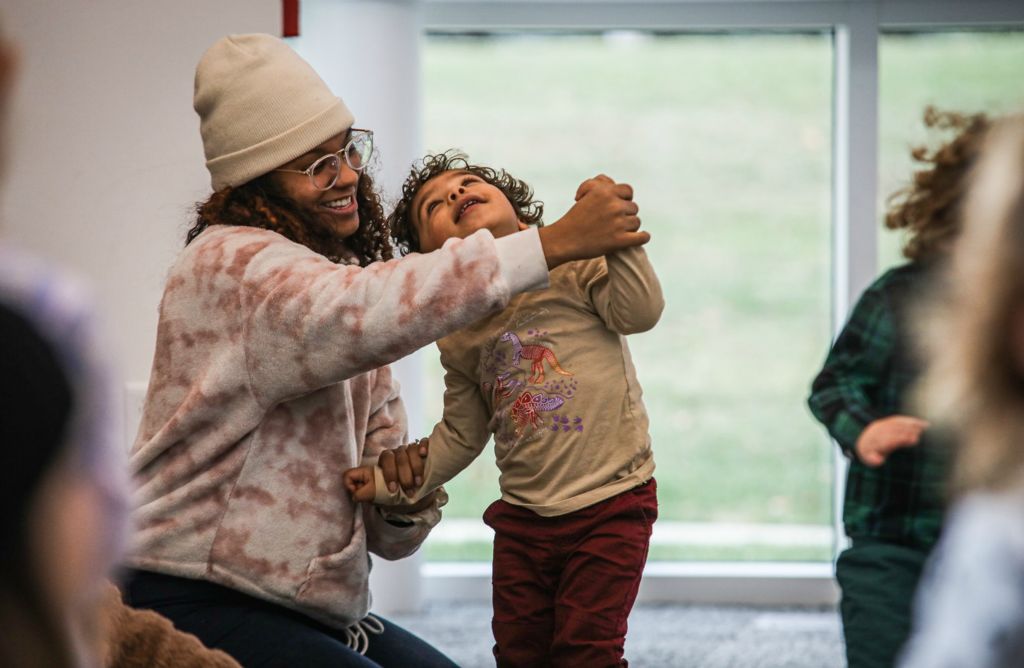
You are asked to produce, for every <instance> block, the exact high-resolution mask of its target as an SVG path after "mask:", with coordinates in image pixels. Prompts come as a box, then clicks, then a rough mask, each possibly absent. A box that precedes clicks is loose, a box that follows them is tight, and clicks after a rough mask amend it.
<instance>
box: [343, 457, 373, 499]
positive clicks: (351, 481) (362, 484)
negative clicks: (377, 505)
mask: <svg viewBox="0 0 1024 668" xmlns="http://www.w3.org/2000/svg"><path fill="white" fill-rule="evenodd" d="M341 475H342V478H343V479H344V480H345V489H347V490H348V493H349V494H351V495H352V500H353V501H365V502H367V503H370V502H371V501H373V498H374V496H375V495H376V492H377V486H376V485H375V484H374V482H373V467H372V466H357V467H356V468H354V469H349V470H347V471H345V472H344V473H342V474H341Z"/></svg>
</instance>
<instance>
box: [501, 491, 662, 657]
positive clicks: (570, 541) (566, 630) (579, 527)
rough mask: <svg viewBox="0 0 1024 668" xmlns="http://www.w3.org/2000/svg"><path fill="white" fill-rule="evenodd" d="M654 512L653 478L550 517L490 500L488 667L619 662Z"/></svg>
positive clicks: (654, 515)
mask: <svg viewBox="0 0 1024 668" xmlns="http://www.w3.org/2000/svg"><path fill="white" fill-rule="evenodd" d="M657 517H658V497H657V483H655V481H654V480H653V479H651V480H650V481H648V482H647V483H645V484H643V485H641V486H639V487H636V488H634V489H631V490H629V491H628V492H623V493H622V494H619V495H618V496H613V497H612V498H610V499H607V500H605V501H602V502H600V503H597V504H595V505H593V506H589V507H587V508H583V509H582V510H578V511H576V512H574V513H570V514H568V515H562V516H560V517H541V516H539V515H537V514H536V513H534V512H533V511H530V510H527V509H525V508H520V507H518V506H514V505H512V504H510V503H506V502H505V501H495V502H494V503H492V504H491V506H490V507H489V508H488V509H487V512H485V513H484V522H486V523H487V524H488V525H489V526H490V527H492V528H493V529H494V576H493V587H494V619H493V621H492V623H491V625H492V628H493V630H494V640H495V645H494V656H495V658H496V659H497V664H498V666H499V667H500V668H512V667H515V668H544V667H552V668H553V667H554V666H566V667H570V666H571V667H578V666H584V667H585V668H604V667H606V666H626V665H628V663H627V662H626V660H625V659H624V658H623V656H622V654H623V645H624V644H625V640H626V619H627V618H628V617H629V611H630V610H631V609H632V607H633V602H634V601H635V600H636V593H637V589H638V588H639V587H640V576H641V574H642V573H643V570H644V563H645V562H646V561H647V547H648V545H649V544H650V539H651V527H652V525H653V524H654V520H655V519H657Z"/></svg>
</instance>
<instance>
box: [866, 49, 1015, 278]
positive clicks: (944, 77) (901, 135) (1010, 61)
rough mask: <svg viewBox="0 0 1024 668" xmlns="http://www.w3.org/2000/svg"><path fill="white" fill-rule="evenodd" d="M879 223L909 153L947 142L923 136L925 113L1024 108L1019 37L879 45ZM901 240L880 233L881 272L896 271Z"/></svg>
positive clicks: (903, 177) (907, 171) (906, 177)
mask: <svg viewBox="0 0 1024 668" xmlns="http://www.w3.org/2000/svg"><path fill="white" fill-rule="evenodd" d="M878 61H879V107H880V109H879V161H880V165H879V220H880V221H881V220H883V216H884V211H885V201H886V199H887V198H888V197H889V196H890V195H891V194H892V193H893V192H895V191H897V190H899V189H900V188H903V187H905V186H906V185H907V184H908V183H909V182H910V179H911V176H912V171H913V170H914V169H915V165H914V164H913V161H912V160H911V158H910V150H911V147H914V146H921V145H926V146H934V145H935V144H936V142H940V141H945V140H946V139H947V138H949V137H950V134H949V133H948V132H934V133H931V134H930V133H929V132H928V130H927V129H926V128H925V126H924V123H923V121H922V118H923V116H924V109H925V107H926V106H928V105H934V106H935V107H936V108H938V109H940V110H947V111H959V112H963V113H976V112H979V111H985V112H987V113H1001V112H1006V111H1010V110H1016V109H1020V108H1021V106H1022V105H1024V87H1022V86H1021V63H1024V32H947V33H909V34H908V33H894V34H885V35H883V36H882V38H881V42H880V44H879V55H878ZM901 245H902V234H900V233H894V232H890V231H888V230H885V229H884V227H883V228H881V231H880V232H879V241H878V250H879V262H878V264H879V267H880V268H885V267H890V266H892V265H895V264H899V263H902V262H903V261H904V260H903V259H902V256H901V255H900V246H901Z"/></svg>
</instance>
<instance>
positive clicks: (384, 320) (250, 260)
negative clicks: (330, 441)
mask: <svg viewBox="0 0 1024 668" xmlns="http://www.w3.org/2000/svg"><path fill="white" fill-rule="evenodd" d="M269 234H271V233H268V232H263V231H261V230H253V231H252V232H246V233H244V234H243V235H241V236H242V237H243V239H242V240H243V241H245V240H248V243H239V241H238V240H237V236H238V233H236V234H235V235H234V236H233V237H232V239H234V242H233V243H232V244H231V245H230V247H229V244H228V243H224V244H223V245H224V246H225V248H224V249H223V251H222V254H223V255H224V256H225V257H224V259H223V262H226V263H227V264H228V269H227V270H226V271H227V272H229V273H230V271H231V270H232V269H231V267H235V266H238V267H239V269H238V271H239V272H240V273H241V276H240V280H239V281H238V284H237V294H235V295H231V294H228V295H227V297H229V298H231V297H234V298H236V299H237V303H238V307H239V310H240V318H239V319H240V321H241V339H242V344H243V346H244V355H245V363H246V365H247V369H248V376H249V382H250V386H251V388H252V390H253V394H254V395H255V396H256V398H257V400H258V401H259V402H260V403H261V404H262V405H268V406H269V405H273V404H275V403H277V402H279V401H281V400H282V399H286V398H288V397H290V396H295V395H299V394H303V393H305V392H309V391H311V390H314V389H317V388H319V387H323V386H326V385H329V384H332V383H336V382H339V381H342V380H345V379H347V378H350V377H353V376H355V375H357V374H359V373H363V372H366V371H369V370H371V369H375V368H377V367H381V366H384V365H386V364H388V363H390V362H392V361H394V360H397V359H399V358H401V357H403V356H405V355H407V354H409V353H411V352H413V351H414V350H416V349H417V348H420V347H422V346H423V345H426V344H427V343H430V342H432V341H435V340H437V339H438V338H441V337H442V336H445V335H447V334H449V333H451V332H452V331H454V330H456V329H458V328H460V327H463V326H465V325H467V324H469V323H470V322H472V321H474V320H477V319H479V318H480V317H482V316H484V315H486V314H487V313H489V312H490V311H492V310H495V309H498V308H501V307H503V306H504V305H505V304H506V303H507V302H508V300H509V298H510V296H511V295H512V294H515V293H517V292H521V291H523V290H526V289H531V288H535V287H540V286H542V285H544V284H545V283H546V280H547V268H546V266H545V263H544V259H543V254H542V252H541V249H540V244H539V239H538V237H537V234H536V232H535V231H533V232H531V231H527V232H522V233H519V234H515V235H511V236H509V237H506V238H502V239H499V240H497V241H496V240H495V239H494V238H493V237H492V236H491V235H490V234H489V233H488V232H487V231H481V232H477V233H476V234H474V235H472V236H471V237H469V238H467V239H453V240H450V241H449V242H448V243H446V244H445V246H444V248H442V249H440V250H438V251H436V252H434V253H430V254H427V255H418V254H413V255H410V256H407V257H405V258H402V259H400V260H392V261H389V262H379V263H376V264H373V265H370V266H368V267H366V268H360V267H356V266H345V265H336V264H334V263H331V262H330V261H328V260H326V259H324V258H323V257H321V256H319V255H317V254H315V253H312V252H311V251H308V250H306V249H305V248H303V247H301V246H298V245H296V244H290V243H281V242H280V241H279V240H278V241H276V242H274V243H270V242H269V240H268V237H267V236H266V235H269ZM213 241H214V242H216V241H217V239H214V240H213ZM204 250H209V251H210V252H214V251H216V250H217V248H215V247H214V246H213V244H210V243H208V244H207V249H204Z"/></svg>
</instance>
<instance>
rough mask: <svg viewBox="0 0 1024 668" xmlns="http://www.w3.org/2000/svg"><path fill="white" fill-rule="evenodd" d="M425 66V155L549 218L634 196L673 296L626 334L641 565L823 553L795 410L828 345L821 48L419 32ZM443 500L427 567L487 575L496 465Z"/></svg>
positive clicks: (807, 448)
mask: <svg viewBox="0 0 1024 668" xmlns="http://www.w3.org/2000/svg"><path fill="white" fill-rule="evenodd" d="M423 58H424V73H425V74H424V90H425V91H426V92H425V99H424V101H425V107H424V112H425V138H426V146H427V148H428V149H429V150H432V151H439V150H445V149H448V148H453V147H458V148H462V149H464V150H465V151H467V152H468V153H469V155H470V157H471V158H472V159H473V160H474V161H477V162H481V163H485V164H490V165H495V166H500V167H505V168H507V169H508V170H510V171H511V172H512V173H513V174H515V175H517V176H519V177H520V178H523V179H525V180H527V181H528V182H530V183H531V184H532V185H533V186H534V188H535V190H536V193H537V195H538V196H539V197H540V198H541V199H543V200H544V202H545V205H546V207H545V211H546V218H547V220H549V221H553V220H556V219H557V218H558V217H559V216H560V215H561V214H562V213H563V212H564V211H565V210H566V209H567V208H568V207H569V206H570V204H571V203H572V195H573V193H574V192H575V189H576V187H577V185H578V184H579V182H580V181H581V180H582V179H584V178H586V177H588V176H592V175H594V174H596V173H599V172H605V173H607V174H609V175H611V176H613V177H614V178H616V179H620V180H625V181H629V182H630V183H632V184H633V185H634V187H635V189H636V198H637V201H638V203H639V204H640V207H641V217H642V219H643V224H644V227H645V228H646V229H647V230H649V231H650V232H651V233H652V235H653V241H652V242H651V243H650V245H649V246H648V251H649V254H650V256H651V258H652V261H653V262H654V265H655V267H656V269H657V271H658V273H659V275H660V278H661V280H662V283H663V285H664V289H665V294H666V299H667V302H668V306H667V309H666V312H665V314H664V316H663V318H662V321H661V323H660V324H659V325H658V327H657V328H656V329H655V330H653V331H652V332H650V333H647V334H643V335H639V336H634V337H630V340H629V344H630V347H631V349H632V351H633V355H634V358H635V361H636V366H637V369H638V373H639V376H640V381H641V383H642V384H643V387H644V392H645V394H644V399H645V402H646V404H647V408H648V411H649V413H650V415H651V435H652V437H653V442H654V448H655V457H656V460H657V462H658V470H657V473H656V476H657V478H658V484H659V497H660V502H661V510H660V518H659V521H658V524H657V525H656V530H655V540H654V544H653V547H652V558H653V559H672V560H692V559H696V560H700V559H711V560H746V559H754V560H775V559H781V560H827V559H829V558H830V557H831V549H832V540H833V533H832V467H831V461H832V456H833V455H832V446H831V445H830V444H829V442H828V440H827V439H826V437H825V436H824V432H823V431H822V430H821V429H820V428H819V427H818V426H817V425H816V423H814V422H813V420H812V419H811V418H810V416H809V414H808V412H807V410H806V409H805V398H806V395H807V392H808V388H809V383H810V380H811V377H812V376H813V374H814V372H815V371H816V369H817V368H818V367H819V366H820V364H821V362H822V360H823V359H824V355H825V352H826V349H827V347H828V343H829V331H830V292H829V290H830V266H831V265H830V257H831V254H830V192H831V181H830V178H831V162H830V161H831V126H830V123H831V104H832V69H831V68H832V41H831V36H830V35H826V34H785V35H705V36H698V35H687V36H679V35H652V34H648V33H636V32H628V33H627V32H611V33H604V34H598V35H568V34H559V35H550V34H549V35H537V34H534V35H509V34H505V35H487V36H475V37H452V36H443V35H434V36H430V37H429V38H428V39H427V40H426V44H425V47H424V51H423ZM553 64H557V67H556V66H553ZM436 357H437V356H436V352H434V351H431V352H428V354H427V355H426V358H427V360H428V362H427V363H428V365H430V373H429V374H428V376H429V377H430V379H431V380H430V384H428V389H427V392H426V395H427V413H428V414H427V416H426V423H427V424H433V422H434V421H436V420H437V418H438V417H439V415H440V411H441V395H442V392H443V382H442V380H441V374H440V369H439V365H438V364H437V362H436ZM448 489H449V491H450V493H451V499H452V500H451V505H450V506H449V509H448V511H447V513H446V517H447V519H446V521H445V522H444V523H442V524H441V525H440V526H439V527H438V528H437V529H436V530H435V531H434V533H433V534H432V537H431V539H430V542H429V543H428V548H427V549H428V555H429V557H430V558H432V559H489V555H490V540H491V534H490V532H489V530H487V529H486V527H484V526H483V524H482V523H481V522H480V519H479V518H480V516H481V514H482V512H483V510H484V508H486V506H487V505H488V504H489V503H490V502H491V501H493V500H494V499H495V498H497V496H498V487H497V472H496V469H495V465H494V457H493V452H492V451H491V449H490V448H488V450H487V451H485V453H484V455H482V456H481V458H480V460H479V461H477V462H476V463H475V464H474V465H473V467H472V468H471V469H470V470H469V471H467V472H465V473H463V474H462V475H460V476H459V477H458V478H457V479H456V480H455V481H454V482H452V483H451V484H450V485H448Z"/></svg>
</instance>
